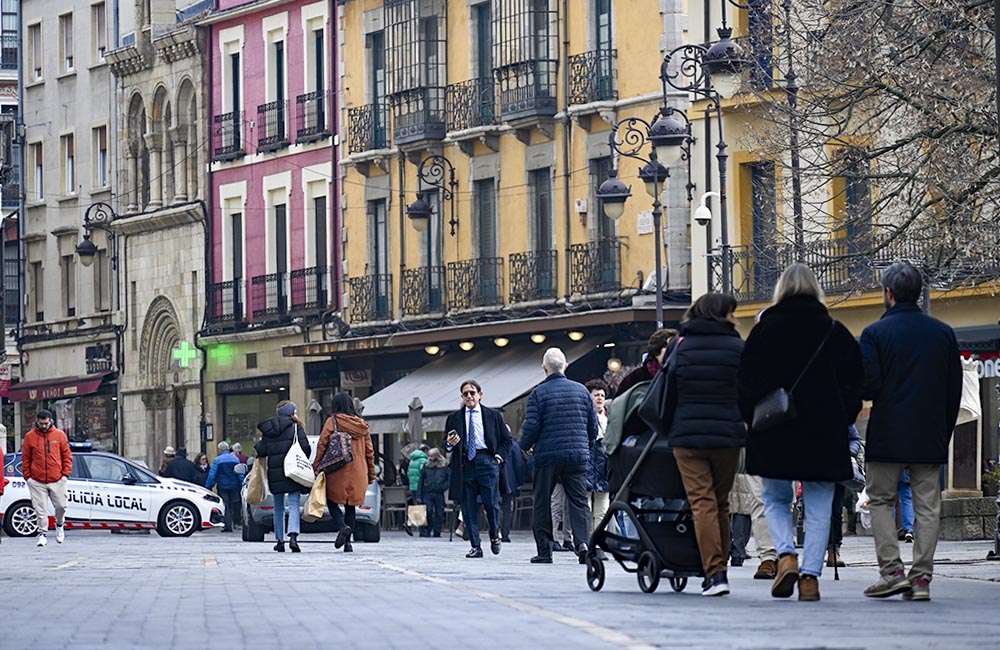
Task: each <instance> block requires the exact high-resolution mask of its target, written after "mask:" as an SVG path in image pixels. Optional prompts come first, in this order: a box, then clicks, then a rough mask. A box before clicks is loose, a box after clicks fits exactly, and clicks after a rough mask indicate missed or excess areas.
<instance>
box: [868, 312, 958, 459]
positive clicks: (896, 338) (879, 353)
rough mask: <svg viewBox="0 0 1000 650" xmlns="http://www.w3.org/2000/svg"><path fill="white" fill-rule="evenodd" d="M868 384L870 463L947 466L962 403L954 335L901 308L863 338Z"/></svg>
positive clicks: (948, 330)
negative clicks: (944, 464) (950, 445)
mask: <svg viewBox="0 0 1000 650" xmlns="http://www.w3.org/2000/svg"><path fill="white" fill-rule="evenodd" d="M861 351H862V354H863V355H864V364H865V383H864V391H863V396H864V398H865V399H870V400H872V413H871V419H869V420H868V433H867V439H868V444H867V447H866V448H865V459H866V460H873V461H876V462H882V463H921V464H931V465H940V464H943V463H946V462H948V443H949V441H950V440H951V434H952V430H953V429H954V428H955V421H956V419H957V418H958V409H959V404H960V403H961V400H962V364H961V362H960V361H959V350H958V342H957V341H956V340H955V332H954V331H953V330H952V329H951V328H950V327H949V326H947V325H945V324H944V323H942V322H941V321H939V320H937V319H936V318H931V317H930V316H927V315H926V314H924V313H923V312H921V311H920V308H919V307H917V306H916V305H913V304H897V305H896V306H894V307H892V308H890V309H889V310H888V311H887V312H886V313H885V315H884V316H882V319H881V320H879V321H878V322H876V323H872V324H871V325H869V326H868V327H866V328H865V331H864V332H863V333H862V334H861Z"/></svg>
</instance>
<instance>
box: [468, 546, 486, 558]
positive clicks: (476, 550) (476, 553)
mask: <svg viewBox="0 0 1000 650" xmlns="http://www.w3.org/2000/svg"><path fill="white" fill-rule="evenodd" d="M465 557H467V558H477V557H483V549H482V547H480V546H475V547H473V549H472V550H471V551H469V552H468V553H466V554H465Z"/></svg>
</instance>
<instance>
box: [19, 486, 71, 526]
mask: <svg viewBox="0 0 1000 650" xmlns="http://www.w3.org/2000/svg"><path fill="white" fill-rule="evenodd" d="M66 483H67V480H66V477H65V476H64V477H62V478H61V479H59V480H58V481H56V482H55V483H42V482H40V481H36V480H35V479H33V478H29V479H28V493H29V494H31V507H32V508H34V509H35V517H37V518H38V532H39V533H42V534H44V533H45V532H47V531H48V529H49V507H48V500H49V499H51V500H52V506H53V507H54V508H55V510H56V526H62V525H63V524H64V523H65V522H66V506H67V501H66Z"/></svg>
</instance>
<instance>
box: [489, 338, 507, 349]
mask: <svg viewBox="0 0 1000 650" xmlns="http://www.w3.org/2000/svg"><path fill="white" fill-rule="evenodd" d="M508 343H510V339H508V338H507V337H505V336H498V337H496V338H495V339H493V345H495V346H497V347H498V348H505V347H507V344H508Z"/></svg>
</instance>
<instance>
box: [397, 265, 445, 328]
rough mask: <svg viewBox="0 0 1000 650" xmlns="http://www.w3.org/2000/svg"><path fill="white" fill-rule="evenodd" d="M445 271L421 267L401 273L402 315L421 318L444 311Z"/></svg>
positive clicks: (433, 267)
mask: <svg viewBox="0 0 1000 650" xmlns="http://www.w3.org/2000/svg"><path fill="white" fill-rule="evenodd" d="M444 290H445V270H444V267H443V266H423V267H420V268H418V269H406V270H404V271H403V315H404V316H421V315H424V314H435V313H438V312H442V311H444Z"/></svg>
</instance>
